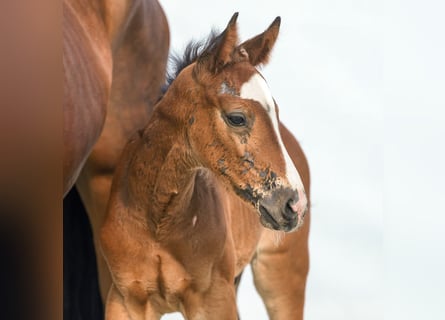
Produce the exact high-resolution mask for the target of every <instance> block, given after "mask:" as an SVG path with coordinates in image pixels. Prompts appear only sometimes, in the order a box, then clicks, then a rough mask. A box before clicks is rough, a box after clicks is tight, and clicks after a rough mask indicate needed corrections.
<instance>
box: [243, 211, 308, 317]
mask: <svg viewBox="0 0 445 320" xmlns="http://www.w3.org/2000/svg"><path fill="white" fill-rule="evenodd" d="M305 220H306V221H305V224H304V225H303V227H302V228H301V229H300V230H298V231H295V232H292V233H287V234H285V235H284V237H283V239H282V240H277V237H276V235H274V234H273V233H274V231H272V230H265V231H264V234H263V235H262V237H261V239H260V242H259V245H258V250H257V253H256V255H255V256H254V259H253V260H252V263H251V265H252V271H253V276H254V282H255V286H256V288H257V290H258V293H259V294H260V296H261V297H262V299H263V301H264V304H265V306H266V309H267V312H268V314H269V318H270V319H272V320H288V319H293V320H302V319H303V309H304V298H305V288H306V278H307V273H308V269H309V253H308V246H307V244H308V242H307V240H308V232H309V214H308V215H306V219H305Z"/></svg>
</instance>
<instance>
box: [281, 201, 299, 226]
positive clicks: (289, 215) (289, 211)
mask: <svg viewBox="0 0 445 320" xmlns="http://www.w3.org/2000/svg"><path fill="white" fill-rule="evenodd" d="M295 198H296V199H295ZM295 198H292V199H289V200H288V201H287V202H286V207H285V208H284V212H283V216H284V217H285V218H286V219H288V220H291V219H296V218H297V213H296V212H295V211H294V209H293V208H292V207H295V204H296V203H297V202H298V195H297V196H296V197H295Z"/></svg>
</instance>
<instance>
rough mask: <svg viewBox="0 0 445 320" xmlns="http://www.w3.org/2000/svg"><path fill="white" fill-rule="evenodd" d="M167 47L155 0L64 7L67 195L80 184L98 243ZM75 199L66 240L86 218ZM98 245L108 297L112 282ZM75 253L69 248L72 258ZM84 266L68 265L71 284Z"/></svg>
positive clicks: (74, 0) (67, 211) (155, 94)
mask: <svg viewBox="0 0 445 320" xmlns="http://www.w3.org/2000/svg"><path fill="white" fill-rule="evenodd" d="M168 46H169V30H168V24H167V20H166V18H165V16H164V12H163V10H162V8H161V7H160V5H159V3H158V1H156V0H64V1H63V66H64V136H63V137H64V155H63V156H64V157H63V188H64V189H63V192H64V195H65V194H67V192H68V191H69V190H70V188H71V187H72V186H73V185H74V183H75V184H76V187H77V190H78V191H79V193H80V195H81V198H82V202H83V204H84V205H85V207H86V209H87V212H88V215H89V220H90V222H91V225H92V231H93V235H94V239H96V235H97V234H98V229H99V227H100V226H101V224H102V221H103V217H104V213H105V205H106V203H107V201H108V197H109V192H110V186H111V179H112V175H113V172H114V168H115V165H116V163H117V159H118V156H119V154H120V152H121V151H122V148H123V146H124V144H125V142H126V141H127V140H128V139H129V137H130V136H131V134H132V133H133V132H134V131H135V130H137V129H139V128H141V127H142V126H143V125H144V124H145V123H146V121H147V120H148V118H149V116H150V114H151V111H152V107H153V105H154V103H155V102H156V101H157V100H158V99H159V96H160V94H161V87H162V85H163V84H164V78H165V69H166V62H167V57H168ZM73 192H75V191H74V190H73V191H72V192H71V194H69V195H68V198H69V200H70V201H67V202H66V203H64V215H65V218H66V219H64V221H65V225H64V235H65V236H66V237H69V236H72V237H74V236H76V235H75V234H74V233H73V234H70V232H71V231H72V230H71V229H72V225H67V223H68V222H70V223H73V224H74V223H75V222H76V221H75V220H76V219H77V218H76V217H75V215H80V214H81V213H82V212H72V211H73V210H76V211H77V210H79V211H81V210H83V207H82V206H80V204H79V203H78V202H79V201H78V199H76V198H75V195H74V194H73ZM65 198H67V197H65ZM73 202H74V204H73ZM72 204H73V205H72ZM67 216H68V217H67ZM82 232H83V231H82ZM81 236H83V235H81ZM79 240H82V239H79ZM65 242H66V243H69V241H65ZM71 243H74V241H72V242H71ZM95 244H96V253H97V263H98V267H99V271H100V272H99V277H100V287H101V291H102V293H103V295H102V296H103V297H105V294H106V292H107V291H108V287H109V284H110V279H109V275H108V271H107V267H106V265H105V264H104V262H103V259H102V254H100V250H99V247H98V246H97V241H95ZM80 249H81V250H85V249H84V248H80ZM70 251H71V250H70V249H69V248H67V247H65V253H66V255H67V257H68V258H69V257H70V255H69V254H70V253H72V252H70ZM68 258H67V259H68ZM79 259H82V256H77V257H76V258H73V259H71V260H69V259H68V260H64V262H65V263H64V267H65V268H66V269H65V270H64V271H65V273H66V279H70V274H71V273H72V272H76V271H78V270H73V269H75V267H74V265H76V266H79V265H80V264H79V262H78V260H79ZM82 276H83V277H85V276H86V275H85V274H84V275H82ZM82 280H83V279H78V278H74V279H73V280H72V281H71V282H72V283H74V284H77V282H82ZM67 287H69V285H68V286H67V284H66V283H65V288H67ZM80 294H81V295H85V292H81V293H80ZM68 299H69V298H68ZM68 302H69V301H68ZM73 308H75V307H73Z"/></svg>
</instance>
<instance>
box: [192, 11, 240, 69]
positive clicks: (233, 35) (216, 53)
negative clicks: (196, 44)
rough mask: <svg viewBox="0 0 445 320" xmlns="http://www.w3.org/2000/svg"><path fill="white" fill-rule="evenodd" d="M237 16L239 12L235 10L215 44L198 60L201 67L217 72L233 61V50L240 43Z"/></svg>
mask: <svg viewBox="0 0 445 320" xmlns="http://www.w3.org/2000/svg"><path fill="white" fill-rule="evenodd" d="M237 18H238V12H235V14H234V15H233V16H232V18H231V19H230V21H229V23H228V24H227V27H226V29H225V30H224V31H223V32H222V33H221V34H220V35H218V36H217V37H216V38H215V41H214V43H213V45H212V46H211V47H210V48H209V49H207V50H206V51H205V52H203V53H202V54H201V56H200V57H199V58H198V61H197V62H198V66H199V67H205V68H206V69H207V70H209V71H210V72H211V73H214V74H216V73H218V72H219V71H220V70H221V69H222V68H224V66H226V65H227V64H228V63H230V62H231V61H232V52H233V50H234V49H235V47H236V45H237V44H238V30H237V29H238V28H237V24H236V20H237Z"/></svg>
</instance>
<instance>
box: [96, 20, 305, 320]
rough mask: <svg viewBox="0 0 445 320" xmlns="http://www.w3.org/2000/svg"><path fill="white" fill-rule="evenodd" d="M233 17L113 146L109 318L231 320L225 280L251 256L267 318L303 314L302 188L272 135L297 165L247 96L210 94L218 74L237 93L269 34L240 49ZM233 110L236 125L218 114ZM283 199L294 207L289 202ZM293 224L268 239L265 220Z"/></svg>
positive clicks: (107, 233) (106, 240)
mask: <svg viewBox="0 0 445 320" xmlns="http://www.w3.org/2000/svg"><path fill="white" fill-rule="evenodd" d="M236 17H237V14H235V15H234V16H233V17H232V19H231V20H230V22H229V24H228V26H227V28H226V29H225V30H224V31H223V33H221V35H220V36H218V37H217V39H218V38H219V39H221V40H217V41H214V42H213V45H211V46H209V48H210V49H209V51H204V52H206V53H205V54H201V55H199V57H198V58H197V60H196V61H195V62H194V63H192V64H191V65H189V66H187V67H185V68H184V69H183V70H182V71H181V72H180V73H179V75H178V76H177V78H176V79H175V81H174V82H173V83H172V84H171V86H170V88H169V89H168V90H167V92H166V93H165V95H164V97H163V98H162V99H161V101H160V102H159V103H158V104H157V105H156V107H155V109H154V113H153V116H152V118H151V119H150V121H149V122H148V124H147V126H146V127H145V129H144V130H143V131H141V132H140V133H139V134H136V135H135V136H134V137H133V138H132V139H131V140H130V141H129V143H128V144H127V146H126V148H125V150H124V152H123V154H122V158H121V160H120V162H119V165H118V167H117V170H116V174H115V176H114V179H113V187H112V191H111V196H110V202H109V205H108V212H107V217H106V221H105V224H104V226H103V228H102V232H101V243H102V248H103V252H104V255H105V257H106V259H107V262H108V265H109V267H110V270H111V273H112V275H113V286H112V288H111V291H110V294H109V298H108V301H107V306H106V318H107V319H108V320H114V319H159V318H160V317H161V316H162V314H164V313H167V312H173V311H180V312H181V313H183V315H184V316H185V318H187V319H236V318H237V312H236V300H235V278H236V277H237V276H238V275H239V274H240V273H241V272H242V270H243V269H244V268H245V266H246V265H247V264H248V263H249V262H250V261H252V259H253V265H252V267H253V270H254V274H255V282H256V285H257V288H258V290H259V292H260V294H261V295H262V297H263V298H264V301H265V304H266V307H267V309H268V312H269V315H270V317H271V318H272V319H291V318H292V319H301V317H302V312H303V310H302V304H303V302H304V286H305V280H306V274H307V261H308V259H307V227H305V225H303V224H302V219H303V217H304V215H305V206H306V196H305V194H304V192H303V190H302V189H301V190H296V189H295V190H294V189H291V188H290V184H289V181H288V180H287V175H286V170H287V169H286V165H285V161H284V154H283V153H282V149H281V147H280V145H279V140H280V139H281V137H283V138H284V139H283V141H284V144H285V145H286V147H289V146H291V150H290V151H289V153H290V154H291V157H292V159H294V163H295V164H296V165H297V166H299V167H300V168H301V170H302V172H303V175H302V179H303V181H304V184H305V186H306V187H308V171H307V164H306V163H305V159H304V155H303V153H302V152H301V149H298V148H299V147H298V144H297V143H296V141H295V140H294V139H293V137H292V136H291V135H290V134H289V133H288V132H287V131H286V129H285V128H284V127H282V126H280V128H279V129H280V132H276V131H275V129H274V127H273V125H272V123H271V119H270V114H269V113H268V111H267V110H266V109H265V108H264V107H263V106H261V105H260V104H259V103H258V102H257V101H255V100H252V99H242V98H240V97H239V96H236V95H233V94H230V93H221V92H220V91H221V90H220V88H221V85H222V84H223V83H226V84H227V85H228V86H230V87H231V88H233V89H234V92H240V88H241V87H242V86H243V84H244V83H246V82H247V81H249V79H251V78H252V76H253V75H256V74H257V73H258V71H257V70H256V68H255V66H256V65H258V64H262V63H265V62H266V60H267V57H268V56H269V52H270V50H271V49H272V47H271V46H269V44H270V43H273V42H274V40H275V38H276V36H277V30H275V28H276V24H272V26H271V27H270V28H268V29H267V30H266V31H265V32H264V33H263V34H262V36H260V37H259V38H258V37H256V38H254V39H269V41H258V40H254V42H253V43H252V42H250V40H248V41H246V42H245V45H246V48H247V49H244V48H243V47H240V46H238V45H237V35H236ZM257 45H259V46H261V48H257V47H256V46H257ZM243 50H244V51H243ZM249 50H250V51H249ZM257 54H258V55H259V56H256V55H257ZM251 61H254V62H255V63H256V64H255V65H253V64H252V63H251ZM240 110H242V112H244V114H245V117H246V123H245V126H243V127H237V126H234V125H231V124H230V121H229V120H228V118H227V117H228V115H230V114H231V113H233V112H235V113H236V112H240ZM301 188H302V186H301ZM297 194H298V197H297V198H296V195H297ZM289 197H290V199H289ZM294 199H296V200H295V201H296V202H297V203H299V204H301V206H294V205H292V206H290V205H289V203H294V202H291V201H294ZM265 203H267V205H268V207H267V209H266V208H265ZM294 204H295V203H294ZM291 207H292V208H293V207H295V208H297V207H298V208H299V209H295V210H294V209H292V211H289V210H291V209H290V208H291ZM296 228H297V229H299V231H297V232H294V233H292V234H286V235H285V236H284V237H283V240H282V242H281V243H280V244H277V243H274V242H275V240H274V239H275V238H276V236H275V233H276V231H273V230H272V229H274V230H284V231H291V230H294V229H296ZM287 235H289V236H287ZM296 262H297V263H296ZM276 299H280V301H277V300H276ZM281 301H282V302H281Z"/></svg>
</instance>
